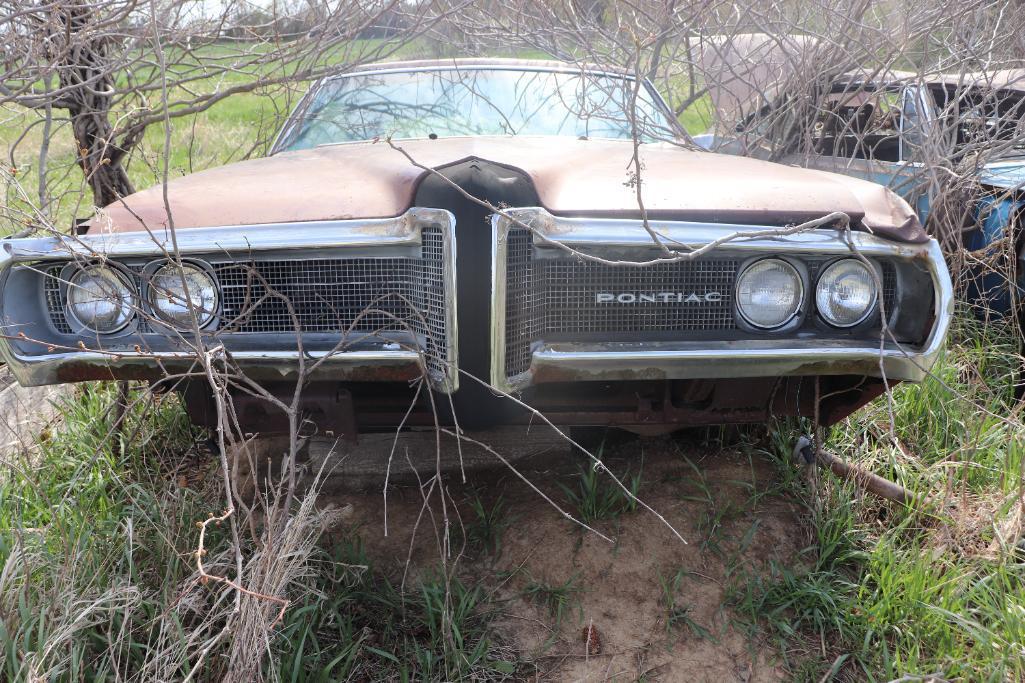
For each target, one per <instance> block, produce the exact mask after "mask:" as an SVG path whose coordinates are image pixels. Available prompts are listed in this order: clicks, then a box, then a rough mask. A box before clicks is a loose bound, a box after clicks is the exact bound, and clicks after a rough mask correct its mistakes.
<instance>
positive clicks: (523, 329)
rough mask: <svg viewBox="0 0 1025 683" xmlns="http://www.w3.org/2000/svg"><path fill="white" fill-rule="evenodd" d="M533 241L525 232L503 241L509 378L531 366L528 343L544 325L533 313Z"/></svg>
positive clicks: (514, 232) (513, 233)
mask: <svg viewBox="0 0 1025 683" xmlns="http://www.w3.org/2000/svg"><path fill="white" fill-rule="evenodd" d="M532 242H533V240H532V238H531V234H530V232H528V231H527V230H510V231H509V236H508V238H507V241H506V245H507V246H506V250H507V251H506V253H507V258H508V261H507V264H506V281H505V374H506V376H510V377H511V376H512V375H516V374H519V373H521V372H525V371H526V370H527V368H529V367H530V344H531V342H533V341H534V340H535V339H538V338H539V337H540V336H541V329H542V325H543V324H544V321H543V318H542V317H541V316H538V315H537V314H536V307H537V300H538V289H537V288H536V287H535V286H534V275H535V273H534V269H533V267H532V263H531V258H530V256H531V249H532Z"/></svg>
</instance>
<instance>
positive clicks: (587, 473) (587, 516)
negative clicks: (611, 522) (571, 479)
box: [559, 461, 641, 524]
mask: <svg viewBox="0 0 1025 683" xmlns="http://www.w3.org/2000/svg"><path fill="white" fill-rule="evenodd" d="M604 470H605V465H604V464H601V461H599V462H598V463H595V464H589V463H583V464H582V465H581V467H580V471H579V473H578V474H577V475H576V476H577V486H576V488H573V487H570V486H567V485H566V484H563V483H562V482H560V483H559V488H561V489H562V491H563V493H564V494H565V495H566V498H567V499H568V500H569V503H570V505H572V506H573V508H574V509H576V511H577V515H578V516H579V517H580V521H582V522H584V523H585V524H590V523H592V522H595V521H598V520H604V519H616V518H618V517H619V516H620V515H622V514H623V513H625V512H634V511H635V510H636V509H637V494H638V492H639V491H640V489H641V472H640V471H638V472H637V473H636V474H631V473H630V471H629V470H627V471H626V472H624V473H623V474H622V475H621V476H619V477H617V478H618V479H619V481H621V482H622V483H623V486H620V485H619V484H618V483H616V482H615V481H614V480H613V479H612V478H611V477H610V476H608V475H605V474H603V471H604ZM624 487H625V488H626V490H624Z"/></svg>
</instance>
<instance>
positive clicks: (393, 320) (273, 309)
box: [214, 227, 447, 370]
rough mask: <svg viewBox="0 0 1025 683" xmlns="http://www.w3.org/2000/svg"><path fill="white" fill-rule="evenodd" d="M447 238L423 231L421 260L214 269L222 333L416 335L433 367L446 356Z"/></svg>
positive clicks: (316, 261)
mask: <svg viewBox="0 0 1025 683" xmlns="http://www.w3.org/2000/svg"><path fill="white" fill-rule="evenodd" d="M443 245H444V241H443V236H442V232H441V230H440V229H438V228H434V227H425V228H424V229H423V246H422V252H421V254H422V258H351V259H308V260H303V261H256V262H252V263H239V262H233V263H219V264H215V265H214V270H215V271H216V274H217V277H218V280H219V281H220V284H221V330H222V331H224V332H232V333H254V332H293V333H294V332H297V331H298V332H346V331H351V332H362V333H382V334H383V333H389V332H397V333H410V334H413V335H415V336H416V337H417V338H418V339H422V340H424V343H425V344H426V348H425V349H424V351H425V353H426V354H427V356H428V366H429V367H430V368H431V369H432V370H440V368H441V367H442V365H443V364H444V359H445V356H446V349H447V344H446V329H445V320H446V317H445V316H446V301H445V281H444V267H445V266H444V250H443Z"/></svg>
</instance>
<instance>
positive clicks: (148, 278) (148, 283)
mask: <svg viewBox="0 0 1025 683" xmlns="http://www.w3.org/2000/svg"><path fill="white" fill-rule="evenodd" d="M168 267H170V268H173V269H174V270H175V273H174V276H175V277H178V262H177V261H174V260H172V259H159V260H156V261H151V262H150V263H147V264H146V266H145V267H144V268H143V271H142V272H143V278H142V279H143V286H142V290H143V291H142V300H143V301H145V303H146V309H147V311H148V312H149V313H151V314H152V316H153V322H154V323H156V324H158V325H161V326H164V327H168V328H170V329H173V330H175V331H177V332H182V331H188V330H189V329H191V325H192V323H191V320H190V321H188V322H186V323H185V324H184V325H182V324H179V323H178V321H176V320H174V319H173V318H171V317H170V316H168V315H167V314H166V313H164V312H163V311H162V310H161V309H160V308H159V307H158V306H157V305H156V303H155V301H154V296H155V293H156V292H157V288H156V287H155V286H154V284H153V282H154V278H156V277H157V276H158V275H159V274H160V272H161V271H162V270H163V269H164V268H168ZM181 267H182V268H189V269H192V270H195V271H197V272H199V273H201V274H202V275H203V276H205V277H206V278H207V279H208V280H209V281H210V285H211V288H212V290H213V294H214V304H213V306H212V307H211V310H210V311H208V312H207V317H206V319H205V320H198V321H197V322H199V328H200V329H201V330H202V329H207V328H209V327H211V326H213V325H214V324H215V323H216V321H217V320H218V319H219V316H220V312H221V298H222V296H221V288H220V282H219V280H218V279H217V276H216V274H215V273H214V270H213V268H212V267H211V266H210V264H209V263H207V262H206V261H202V260H199V259H182V260H181ZM189 297H190V298H192V299H193V303H195V301H194V294H193V292H192V291H191V290H190V292H189ZM201 313H202V311H200V310H196V314H197V316H198V315H200V314H201Z"/></svg>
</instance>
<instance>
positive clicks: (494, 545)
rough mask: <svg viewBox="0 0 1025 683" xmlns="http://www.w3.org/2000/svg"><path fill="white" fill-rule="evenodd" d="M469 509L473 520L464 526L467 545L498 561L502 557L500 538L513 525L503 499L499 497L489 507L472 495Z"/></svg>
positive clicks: (478, 497)
mask: <svg viewBox="0 0 1025 683" xmlns="http://www.w3.org/2000/svg"><path fill="white" fill-rule="evenodd" d="M470 509H471V510H472V511H473V519H472V520H470V522H469V523H468V524H467V525H466V542H467V544H468V545H469V546H470V547H471V548H472V549H474V550H478V551H480V552H483V553H486V554H488V555H490V556H491V557H492V558H494V559H498V558H499V557H501V555H502V536H503V535H504V534H505V530H506V529H508V528H509V527H510V526H512V523H513V518H512V517H511V516H510V515H509V511H508V509H507V508H506V503H505V499H504V498H503V497H502V496H499V497H498V498H497V499H495V501H494V502H493V503H492V504H491V505H487V504H486V503H485V502H484V501H483V500H482V499H481V497H480V496H479V495H474V496H473V497H472V498H471V499H470Z"/></svg>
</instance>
